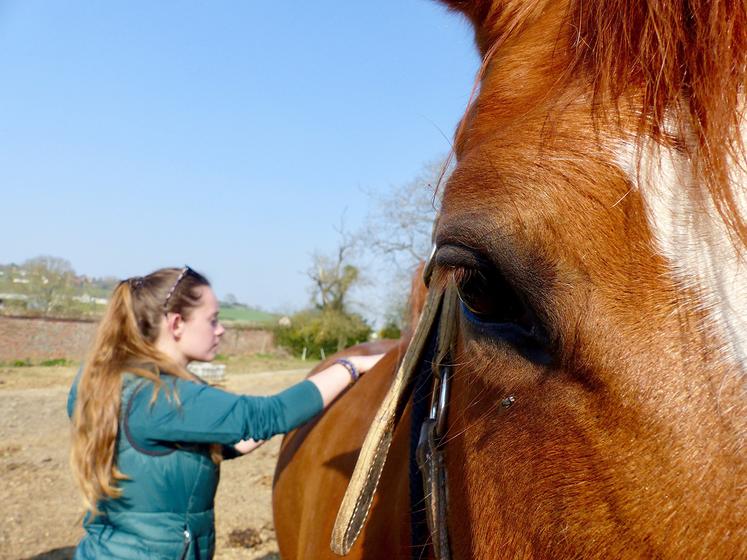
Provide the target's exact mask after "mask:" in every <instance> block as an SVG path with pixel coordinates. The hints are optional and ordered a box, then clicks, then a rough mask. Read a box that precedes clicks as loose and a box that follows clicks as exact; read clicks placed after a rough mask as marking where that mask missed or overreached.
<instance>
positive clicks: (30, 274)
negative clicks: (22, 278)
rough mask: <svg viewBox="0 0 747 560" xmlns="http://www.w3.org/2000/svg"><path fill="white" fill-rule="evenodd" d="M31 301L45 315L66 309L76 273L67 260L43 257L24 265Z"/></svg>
mask: <svg viewBox="0 0 747 560" xmlns="http://www.w3.org/2000/svg"><path fill="white" fill-rule="evenodd" d="M22 268H23V270H25V271H26V274H27V278H28V281H29V283H28V291H29V293H28V295H29V299H30V301H31V302H32V303H33V305H34V306H36V307H37V308H38V309H40V310H41V311H42V312H43V313H44V314H45V315H49V314H50V313H51V312H52V311H54V310H55V309H58V310H59V309H64V308H65V307H66V306H67V305H68V304H69V301H70V298H71V297H72V290H73V283H74V281H75V271H74V270H73V266H72V264H70V261H68V260H66V259H62V258H60V257H52V256H49V255H41V256H38V257H34V258H33V259H29V260H27V261H26V262H24V263H23V266H22Z"/></svg>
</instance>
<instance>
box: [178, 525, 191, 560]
mask: <svg viewBox="0 0 747 560" xmlns="http://www.w3.org/2000/svg"><path fill="white" fill-rule="evenodd" d="M190 542H192V535H191V534H190V532H189V529H188V528H186V527H185V528H184V548H182V554H181V556H179V560H184V559H185V558H186V557H187V552H189V543H190Z"/></svg>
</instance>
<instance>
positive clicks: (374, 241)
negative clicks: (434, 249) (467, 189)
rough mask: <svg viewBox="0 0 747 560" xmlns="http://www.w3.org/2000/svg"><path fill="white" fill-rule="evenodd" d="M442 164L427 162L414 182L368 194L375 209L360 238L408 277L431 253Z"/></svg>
mask: <svg viewBox="0 0 747 560" xmlns="http://www.w3.org/2000/svg"><path fill="white" fill-rule="evenodd" d="M445 164H446V160H445V159H443V158H441V159H439V160H435V161H432V162H429V163H426V164H425V165H423V167H422V169H421V171H420V173H419V174H418V176H417V177H415V178H414V179H413V180H411V181H409V182H407V183H404V184H402V185H399V186H397V187H394V188H393V189H391V190H390V191H389V192H387V193H384V194H374V193H369V194H370V196H371V198H372V201H373V206H374V209H373V211H372V212H371V213H370V214H369V216H368V219H367V221H366V225H365V227H364V230H363V232H362V234H361V236H360V237H361V238H362V239H365V240H366V244H367V246H368V247H369V248H370V249H371V251H373V252H374V253H375V254H376V255H377V256H383V257H388V258H389V259H390V260H391V262H392V263H393V264H394V265H395V267H396V268H398V269H400V270H404V271H407V273H408V274H409V271H411V270H412V269H413V268H414V267H415V266H416V265H417V263H418V262H420V261H421V260H423V259H425V258H426V257H427V256H428V253H429V251H430V246H431V233H432V230H433V221H434V219H435V217H436V214H437V212H438V208H439V198H438V192H437V188H438V186H439V181H442V180H445V179H446V175H447V174H448V171H449V169H446V170H445V169H444V166H445Z"/></svg>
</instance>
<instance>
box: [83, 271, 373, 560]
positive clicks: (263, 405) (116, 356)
mask: <svg viewBox="0 0 747 560" xmlns="http://www.w3.org/2000/svg"><path fill="white" fill-rule="evenodd" d="M223 332H224V328H223V326H222V325H221V324H220V322H219V321H218V300H217V299H216V297H215V294H214V293H213V291H212V289H211V288H210V284H209V283H208V281H207V280H206V279H205V277H204V276H202V275H201V274H199V273H197V272H195V271H194V270H192V269H191V268H189V267H185V268H183V269H175V268H165V269H161V270H157V271H156V272H153V273H152V274H149V275H148V276H145V277H137V278H130V279H128V280H125V281H123V282H120V284H119V285H118V286H117V288H116V289H115V290H114V293H113V294H112V297H111V301H110V302H109V306H108V308H107V310H106V313H105V315H104V318H103V320H102V322H101V325H100V326H99V329H98V333H97V336H96V341H95V343H94V346H93V349H92V352H91V355H90V356H89V359H88V360H87V362H86V364H85V366H84V367H83V369H82V371H81V373H80V374H79V377H78V378H76V380H75V382H74V383H73V387H72V388H71V390H70V396H69V398H68V414H69V415H70V416H71V418H72V420H73V436H72V440H73V441H72V452H71V464H72V468H73V473H74V475H75V478H76V480H77V482H78V485H79V486H80V489H81V492H82V494H83V500H84V504H85V506H86V509H87V511H88V513H87V514H86V516H85V518H84V526H85V529H86V536H85V537H84V538H83V540H82V541H81V542H80V544H79V545H78V548H77V550H76V553H75V558H79V559H87V558H126V559H146V558H147V559H159V558H163V559H165V558H169V559H175V558H212V556H213V553H214V549H215V523H214V513H213V498H214V496H215V491H216V488H217V484H218V474H219V469H218V464H219V463H220V461H221V459H224V458H233V457H236V456H238V455H241V454H244V453H247V452H249V451H251V450H252V449H254V448H255V447H256V446H257V445H259V443H260V442H261V441H263V440H266V439H268V438H270V437H272V436H273V435H275V434H280V433H285V432H288V431H290V430H292V429H294V428H295V427H297V426H298V425H300V424H302V423H304V422H306V421H307V420H309V419H310V418H312V417H313V416H315V415H316V414H318V413H319V412H320V411H321V410H322V409H323V408H324V407H326V406H327V405H328V404H329V403H330V402H331V401H333V400H334V399H335V397H337V395H339V394H340V393H341V392H342V391H343V390H344V389H345V388H346V387H347V386H348V385H349V384H350V383H351V382H354V381H355V380H357V378H358V376H359V375H360V374H361V373H363V372H365V371H366V370H368V369H369V368H371V367H372V366H373V365H374V364H375V363H376V362H377V361H378V359H379V358H380V357H381V355H380V354H379V355H376V356H353V357H350V358H348V359H345V360H338V361H337V362H335V363H334V364H333V365H331V366H330V367H328V368H327V369H325V370H322V371H320V372H319V373H317V374H315V375H314V376H312V377H310V378H309V379H307V380H305V381H303V382H301V383H298V384H297V385H294V386H293V387H291V388H289V389H287V390H285V391H283V392H281V393H279V394H277V395H274V396H271V397H251V396H245V395H234V394H231V393H227V392H225V391H222V390H220V389H216V388H213V387H209V386H208V385H205V384H204V383H202V382H201V381H200V380H199V379H198V378H196V377H195V376H194V375H192V374H191V373H189V372H188V371H187V369H186V366H187V364H188V363H189V362H190V361H192V360H199V361H210V360H212V359H213V358H214V357H215V354H216V352H217V348H218V342H219V341H220V337H221V335H222V334H223Z"/></svg>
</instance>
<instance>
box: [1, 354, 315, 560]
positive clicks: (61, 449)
mask: <svg viewBox="0 0 747 560" xmlns="http://www.w3.org/2000/svg"><path fill="white" fill-rule="evenodd" d="M295 365H296V366H297V365H299V364H295ZM311 365H313V364H309V365H307V364H304V368H303V369H292V370H284V371H274V372H268V371H264V372H256V373H247V371H252V370H256V369H257V368H258V366H257V365H256V364H251V365H246V364H245V367H243V370H244V371H243V372H240V371H236V370H237V369H242V364H240V363H239V364H233V365H229V367H228V373H227V375H226V382H225V387H226V388H227V389H228V390H230V391H236V392H244V393H251V394H268V393H274V392H276V391H279V390H281V389H283V388H285V387H287V386H289V385H291V384H293V383H294V382H296V381H298V380H300V379H302V378H303V377H304V376H305V374H306V372H307V371H308V368H310V367H311ZM270 366H271V367H282V366H283V364H282V363H273V364H270ZM286 367H287V364H286ZM75 371H76V368H51V367H47V368H0V478H1V479H2V483H1V484H0V558H13V559H17V558H23V559H35V560H36V559H42V558H46V559H51V560H62V559H67V558H72V554H73V551H74V548H75V545H76V543H77V542H78V540H79V539H80V538H81V536H82V535H83V530H82V529H81V527H80V517H81V514H82V507H81V502H80V499H79V496H78V493H77V490H76V488H75V487H74V485H73V481H72V477H71V474H70V469H69V467H68V453H69V429H70V427H69V423H68V418H67V415H66V412H65V404H66V399H67V392H68V388H69V385H70V383H71V381H72V379H73V376H74V374H75ZM279 445H280V438H279V437H276V438H274V439H273V440H272V441H270V442H268V443H267V444H265V445H264V446H263V447H260V448H259V449H258V450H256V451H255V452H253V453H252V454H250V455H248V456H246V457H242V458H240V459H235V460H232V461H226V462H224V463H223V466H222V469H221V483H220V486H219V489H218V495H217V496H216V518H217V521H216V523H217V535H218V537H217V539H218V541H217V552H216V556H215V557H216V558H217V559H223V560H226V559H236V558H242V559H244V558H245V559H256V560H260V559H261V560H270V559H274V558H278V556H277V544H276V542H275V533H274V529H273V525H272V508H271V490H272V476H273V471H274V468H275V461H276V458H277V453H278V448H279Z"/></svg>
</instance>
